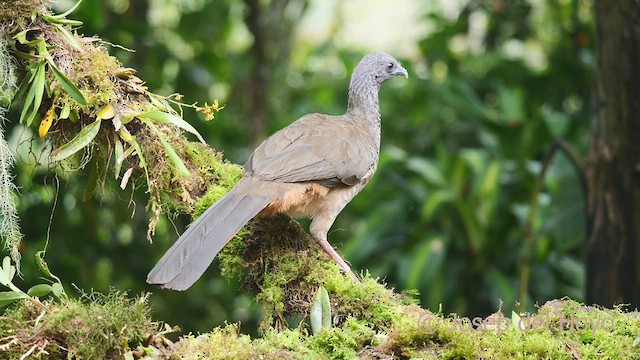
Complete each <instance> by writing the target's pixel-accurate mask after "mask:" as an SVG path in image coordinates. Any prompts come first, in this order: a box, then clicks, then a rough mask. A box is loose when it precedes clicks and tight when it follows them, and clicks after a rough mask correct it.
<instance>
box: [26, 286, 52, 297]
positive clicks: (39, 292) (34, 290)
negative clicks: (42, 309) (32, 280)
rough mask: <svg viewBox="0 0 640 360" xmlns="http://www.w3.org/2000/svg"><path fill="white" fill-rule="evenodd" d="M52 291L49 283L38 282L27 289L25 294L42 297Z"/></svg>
mask: <svg viewBox="0 0 640 360" xmlns="http://www.w3.org/2000/svg"><path fill="white" fill-rule="evenodd" d="M52 291H53V287H52V286H51V285H49V284H38V285H35V286H32V287H31V288H30V289H29V290H28V291H27V295H29V296H35V297H43V296H47V295H49V294H50V293H51V292H52Z"/></svg>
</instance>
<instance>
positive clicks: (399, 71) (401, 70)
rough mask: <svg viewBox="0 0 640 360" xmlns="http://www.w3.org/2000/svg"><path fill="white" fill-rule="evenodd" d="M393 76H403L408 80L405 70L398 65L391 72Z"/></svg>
mask: <svg viewBox="0 0 640 360" xmlns="http://www.w3.org/2000/svg"><path fill="white" fill-rule="evenodd" d="M393 75H394V76H395V75H404V77H406V78H407V79H408V78H409V73H408V72H407V69H405V68H403V67H402V66H401V65H398V67H397V68H396V69H395V70H394V71H393Z"/></svg>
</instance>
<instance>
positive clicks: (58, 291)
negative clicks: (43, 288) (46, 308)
mask: <svg viewBox="0 0 640 360" xmlns="http://www.w3.org/2000/svg"><path fill="white" fill-rule="evenodd" d="M51 291H52V292H53V295H55V296H57V297H60V296H62V295H63V294H64V288H63V287H62V284H60V283H59V282H57V283H53V285H51Z"/></svg>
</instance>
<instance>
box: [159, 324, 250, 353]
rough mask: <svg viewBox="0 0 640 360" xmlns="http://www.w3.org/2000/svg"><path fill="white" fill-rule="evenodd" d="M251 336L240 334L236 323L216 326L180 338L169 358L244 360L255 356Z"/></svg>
mask: <svg viewBox="0 0 640 360" xmlns="http://www.w3.org/2000/svg"><path fill="white" fill-rule="evenodd" d="M256 353H257V352H256V351H255V350H254V349H252V346H251V338H250V337H249V336H247V335H240V334H239V331H238V326H237V325H236V324H232V325H227V326H225V327H223V328H217V329H215V330H213V331H212V332H210V333H207V334H203V335H200V336H194V335H188V336H185V337H184V338H182V340H181V341H180V343H179V345H178V346H176V347H175V348H174V349H173V351H172V353H171V354H170V356H169V358H170V359H212V360H244V359H252V358H255V356H256Z"/></svg>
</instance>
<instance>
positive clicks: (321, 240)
mask: <svg viewBox="0 0 640 360" xmlns="http://www.w3.org/2000/svg"><path fill="white" fill-rule="evenodd" d="M317 220H318V218H317V217H316V218H314V221H313V222H312V223H311V227H310V229H309V230H310V231H311V235H313V238H314V239H315V240H316V241H317V242H318V244H320V247H322V250H324V251H325V252H326V253H327V254H328V255H329V256H330V257H331V258H332V259H333V261H335V262H336V263H337V264H338V266H340V268H341V269H342V271H344V273H345V274H347V275H349V276H351V278H352V279H353V281H355V282H357V283H358V282H360V279H358V276H356V274H355V273H353V271H351V268H350V267H349V264H347V262H346V261H344V259H343V258H342V257H341V256H340V255H339V254H338V252H337V251H336V250H335V249H334V248H333V247H332V246H331V244H329V241H327V232H328V230H329V229H328V227H330V226H331V224H329V226H328V227H327V229H324V226H320V227H319V226H318V225H319V224H322V222H318V221H317ZM332 223H333V222H332ZM325 224H326V223H325ZM323 230H324V231H323Z"/></svg>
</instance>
